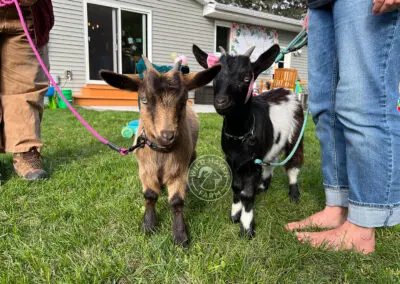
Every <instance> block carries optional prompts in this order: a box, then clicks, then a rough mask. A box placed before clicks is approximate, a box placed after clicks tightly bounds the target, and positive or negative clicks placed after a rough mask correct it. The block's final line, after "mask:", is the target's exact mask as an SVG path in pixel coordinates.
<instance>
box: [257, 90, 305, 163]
mask: <svg viewBox="0 0 400 284" xmlns="http://www.w3.org/2000/svg"><path fill="white" fill-rule="evenodd" d="M287 98H288V101H287V102H280V103H279V104H274V103H270V109H269V113H270V119H271V122H272V126H273V128H274V140H273V142H274V143H273V144H272V147H271V149H270V150H269V152H268V153H267V154H266V155H265V157H264V161H265V162H271V161H272V160H273V159H274V158H275V157H278V156H279V154H280V153H281V152H282V150H283V148H284V146H285V144H286V143H287V142H288V141H289V142H292V141H293V139H297V137H293V136H294V131H295V130H296V127H297V121H296V119H295V111H296V109H297V107H298V105H299V101H298V99H297V97H296V96H295V95H294V94H291V95H289V96H287ZM279 134H280V136H281V137H280V139H279V142H278V144H275V141H276V139H277V137H278V135H279Z"/></svg>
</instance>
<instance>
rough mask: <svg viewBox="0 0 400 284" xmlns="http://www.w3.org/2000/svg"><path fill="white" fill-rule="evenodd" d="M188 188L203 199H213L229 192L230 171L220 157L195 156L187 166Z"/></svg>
mask: <svg viewBox="0 0 400 284" xmlns="http://www.w3.org/2000/svg"><path fill="white" fill-rule="evenodd" d="M188 175H189V178H188V180H189V189H190V191H191V192H192V193H193V194H194V195H195V196H196V197H197V198H200V199H202V200H205V201H214V200H217V199H219V198H221V197H223V196H224V195H225V194H226V193H227V192H229V190H230V187H231V184H232V172H231V169H230V167H229V165H228V163H227V162H226V161H225V160H224V159H222V158H221V157H218V156H214V155H205V156H201V157H199V158H197V159H196V160H195V161H194V162H193V163H192V164H191V165H190V168H189V174H188Z"/></svg>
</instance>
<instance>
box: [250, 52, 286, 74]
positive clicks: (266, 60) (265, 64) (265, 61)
mask: <svg viewBox="0 0 400 284" xmlns="http://www.w3.org/2000/svg"><path fill="white" fill-rule="evenodd" d="M280 51H281V49H280V48H279V45H277V44H275V45H273V46H271V47H270V48H269V49H268V50H267V51H265V52H264V53H263V54H261V55H260V56H259V57H258V59H257V60H256V62H254V63H252V65H253V72H254V76H255V77H257V76H258V75H260V73H261V72H264V71H265V70H267V69H268V68H269V67H270V66H271V65H272V64H274V62H275V59H276V57H277V56H278V54H279V52H280Z"/></svg>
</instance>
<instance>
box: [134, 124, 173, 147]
mask: <svg viewBox="0 0 400 284" xmlns="http://www.w3.org/2000/svg"><path fill="white" fill-rule="evenodd" d="M146 145H147V146H149V147H150V149H152V150H154V151H157V152H161V153H168V152H169V151H170V150H171V147H165V146H159V145H157V144H155V143H153V142H151V141H150V140H149V139H148V138H147V136H146V132H145V131H144V127H143V128H142V130H141V132H140V134H139V136H138V138H137V140H136V145H134V146H132V147H131V148H129V150H132V151H134V150H136V149H137V148H144V147H145V146H146ZM130 152H131V151H130Z"/></svg>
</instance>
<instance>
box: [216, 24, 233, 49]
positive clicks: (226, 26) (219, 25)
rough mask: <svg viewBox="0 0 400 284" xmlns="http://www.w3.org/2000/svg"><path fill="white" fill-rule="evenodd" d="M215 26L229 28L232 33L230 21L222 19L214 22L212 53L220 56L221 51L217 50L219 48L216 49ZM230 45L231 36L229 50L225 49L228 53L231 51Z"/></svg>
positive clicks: (229, 44) (230, 44)
mask: <svg viewBox="0 0 400 284" xmlns="http://www.w3.org/2000/svg"><path fill="white" fill-rule="evenodd" d="M217 27H224V28H229V29H230V31H231V33H232V23H229V22H222V21H215V22H214V53H215V55H217V56H221V52H219V50H218V49H217ZM231 47H232V41H231V36H230V37H229V43H228V48H229V50H227V52H228V53H229V52H230V51H231Z"/></svg>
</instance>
